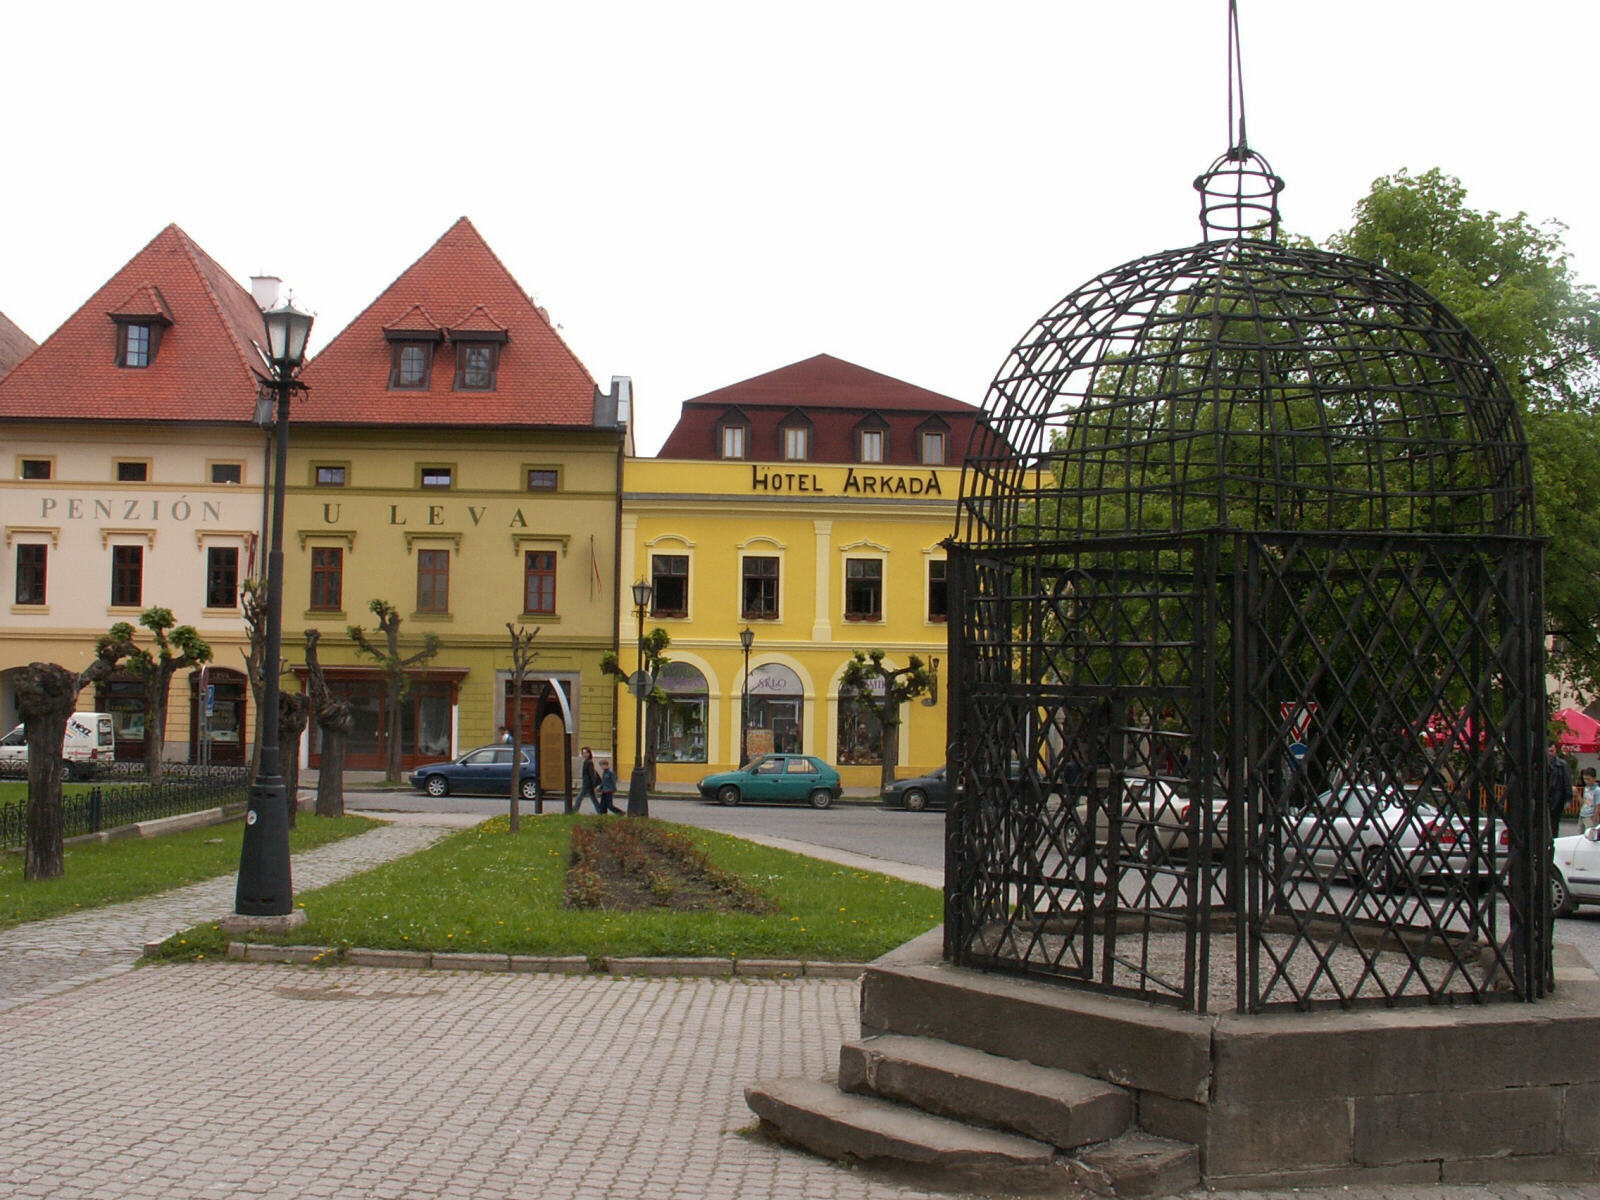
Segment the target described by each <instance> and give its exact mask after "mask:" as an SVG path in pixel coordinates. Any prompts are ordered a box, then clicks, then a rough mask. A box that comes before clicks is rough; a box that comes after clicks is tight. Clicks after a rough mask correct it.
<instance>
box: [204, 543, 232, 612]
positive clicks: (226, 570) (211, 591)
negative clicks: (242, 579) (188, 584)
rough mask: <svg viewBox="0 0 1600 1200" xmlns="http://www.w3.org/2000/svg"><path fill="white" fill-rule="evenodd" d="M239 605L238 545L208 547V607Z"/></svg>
mask: <svg viewBox="0 0 1600 1200" xmlns="http://www.w3.org/2000/svg"><path fill="white" fill-rule="evenodd" d="M238 605H239V550H238V547H236V546H211V547H208V548H207V549H206V607H207V608H237V607H238Z"/></svg>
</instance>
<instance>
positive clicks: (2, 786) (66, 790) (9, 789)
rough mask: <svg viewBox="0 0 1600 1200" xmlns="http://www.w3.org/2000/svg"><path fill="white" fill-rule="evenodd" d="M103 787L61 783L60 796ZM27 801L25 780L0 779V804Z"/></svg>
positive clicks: (23, 802)
mask: <svg viewBox="0 0 1600 1200" xmlns="http://www.w3.org/2000/svg"><path fill="white" fill-rule="evenodd" d="M135 782H138V781H135ZM104 786H105V785H104V784H100V783H63V784H62V785H61V794H62V795H63V796H70V795H72V794H73V793H74V792H87V791H88V790H89V789H90V788H92V787H104ZM27 800H28V781H27V780H26V779H0V804H26V803H27Z"/></svg>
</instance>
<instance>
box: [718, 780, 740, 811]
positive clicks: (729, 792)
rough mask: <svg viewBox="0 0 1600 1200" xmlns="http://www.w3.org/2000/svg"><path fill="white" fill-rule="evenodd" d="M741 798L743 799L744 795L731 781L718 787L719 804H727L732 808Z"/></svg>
mask: <svg viewBox="0 0 1600 1200" xmlns="http://www.w3.org/2000/svg"><path fill="white" fill-rule="evenodd" d="M741 799H743V797H741V796H740V795H739V789H738V788H736V787H734V785H733V784H731V783H725V784H723V785H722V786H721V787H719V788H718V789H717V803H718V804H722V805H726V806H727V807H728V808H732V807H733V806H734V805H735V804H737V803H739V801H740V800H741Z"/></svg>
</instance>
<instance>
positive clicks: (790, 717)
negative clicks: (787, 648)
mask: <svg viewBox="0 0 1600 1200" xmlns="http://www.w3.org/2000/svg"><path fill="white" fill-rule="evenodd" d="M805 703H806V699H805V689H804V688H803V687H802V686H801V684H800V677H799V676H798V675H796V674H795V673H794V672H793V671H792V670H790V669H789V668H788V667H785V666H783V665H781V664H779V663H761V664H760V665H759V666H755V667H751V668H750V680H749V693H748V697H747V701H746V714H747V720H748V721H749V729H748V731H747V733H746V735H745V736H746V737H747V738H748V739H749V743H750V757H751V758H759V757H760V756H761V755H763V754H771V753H778V754H800V753H802V752H803V750H804V746H805Z"/></svg>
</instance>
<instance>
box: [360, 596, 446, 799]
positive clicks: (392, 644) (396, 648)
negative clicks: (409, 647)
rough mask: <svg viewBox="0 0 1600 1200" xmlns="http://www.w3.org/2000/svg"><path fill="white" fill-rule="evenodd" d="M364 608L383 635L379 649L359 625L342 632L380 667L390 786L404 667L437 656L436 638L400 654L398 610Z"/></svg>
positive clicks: (396, 769) (396, 776)
mask: <svg viewBox="0 0 1600 1200" xmlns="http://www.w3.org/2000/svg"><path fill="white" fill-rule="evenodd" d="M367 607H368V608H369V609H371V610H372V615H373V616H375V617H377V618H378V632H380V633H381V634H383V644H382V645H381V646H380V645H378V644H376V643H374V642H373V641H372V640H371V639H369V638H368V637H367V631H366V630H365V629H363V628H362V627H361V626H359V625H351V626H349V627H347V629H346V630H345V632H346V633H348V634H349V635H350V640H351V641H353V642H354V643H355V644H356V649H357V650H358V651H360V652H361V653H362V654H365V655H366V656H367V657H368V658H370V659H372V661H373V662H375V663H377V664H378V665H379V666H380V667H382V668H383V678H384V712H385V714H386V715H385V720H386V721H387V723H388V737H387V738H386V742H387V745H386V746H385V751H386V753H385V755H384V777H385V779H386V780H387V781H388V782H389V783H399V782H400V742H401V738H400V705H401V704H402V702H404V700H405V698H406V693H407V692H408V691H410V688H411V682H410V680H409V679H407V678H406V668H408V667H416V666H421V665H422V664H423V663H425V662H427V661H428V660H429V659H430V658H432V657H433V656H434V655H435V654H438V653H439V638H438V635H437V634H432V633H428V634H424V635H423V637H422V649H420V650H417V651H415V652H414V653H412V654H401V653H400V623H401V622H400V613H399V611H398V610H397V609H396V608H395V606H394V605H392V604H390V603H389V602H388V601H387V600H371V601H368V603H367Z"/></svg>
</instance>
